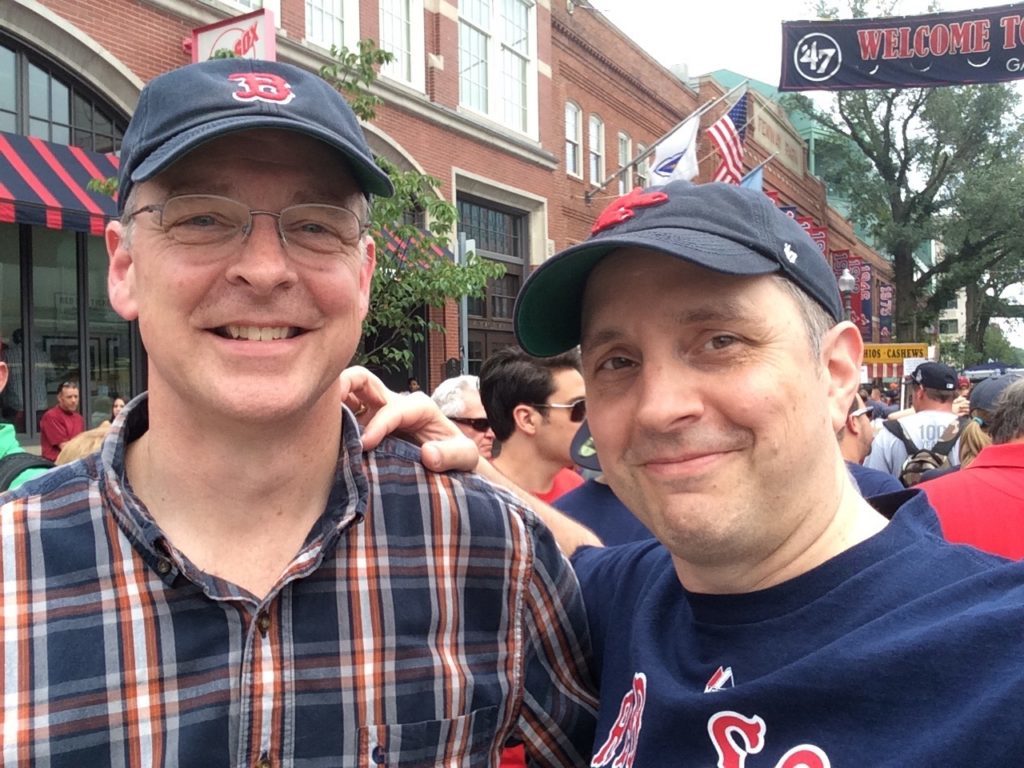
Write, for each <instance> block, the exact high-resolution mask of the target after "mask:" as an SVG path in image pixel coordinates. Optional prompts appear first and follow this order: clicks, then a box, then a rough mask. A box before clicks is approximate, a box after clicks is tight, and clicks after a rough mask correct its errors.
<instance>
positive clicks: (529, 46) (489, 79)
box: [459, 0, 537, 134]
mask: <svg viewBox="0 0 1024 768" xmlns="http://www.w3.org/2000/svg"><path fill="white" fill-rule="evenodd" d="M535 27H536V16H535V7H534V4H533V3H532V2H528V1H525V0H463V1H462V2H460V3H459V103H460V104H461V105H462V106H463V107H467V108H469V109H472V110H474V111H476V112H480V113H482V114H484V115H487V116H488V117H490V118H491V119H492V120H495V121H498V122H500V123H501V124H502V125H505V126H508V127H509V128H513V129H515V130H517V131H520V132H522V133H529V134H534V133H536V111H537V110H536V101H537V86H536V80H537V74H536V69H537V60H536V43H535V39H536V30H535Z"/></svg>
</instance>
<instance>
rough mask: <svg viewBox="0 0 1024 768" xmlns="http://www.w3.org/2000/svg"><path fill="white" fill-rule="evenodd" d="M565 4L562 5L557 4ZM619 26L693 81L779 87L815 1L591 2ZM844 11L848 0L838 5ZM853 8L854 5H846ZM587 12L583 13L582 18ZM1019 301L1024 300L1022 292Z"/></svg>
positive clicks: (1019, 340)
mask: <svg viewBox="0 0 1024 768" xmlns="http://www.w3.org/2000/svg"><path fill="white" fill-rule="evenodd" d="M553 2H561V0H553ZM591 2H592V3H593V5H594V7H595V8H597V9H598V10H600V11H601V13H603V14H604V15H605V16H606V17H607V18H608V19H609V20H610V21H611V22H612V23H613V24H615V26H617V27H618V28H619V29H621V30H622V31H623V32H625V33H626V34H627V35H628V36H629V37H631V38H632V39H633V40H635V41H636V42H637V43H639V44H640V46H641V47H642V48H644V50H646V51H647V53H648V54H650V55H651V56H653V57H654V58H655V59H657V60H658V61H659V62H660V63H661V64H663V65H664V66H666V67H672V66H673V65H676V64H685V65H686V67H687V70H688V72H689V74H690V75H691V76H696V75H701V74H704V73H706V72H713V71H714V70H716V69H730V70H732V71H734V72H737V73H738V74H741V75H744V76H746V77H751V78H754V79H755V80H761V81H763V82H766V83H769V84H771V85H778V82H779V75H780V73H781V71H782V62H781V56H782V53H781V51H782V22H783V21H799V20H801V19H813V18H815V14H814V12H813V10H811V9H812V8H813V7H814V5H815V3H814V2H812V1H809V0H708V1H707V2H701V3H699V4H698V3H696V2H678V1H677V2H671V1H670V0H591ZM836 4H838V5H840V6H843V3H842V0H837V3H836ZM1006 4H1007V3H1000V2H978V1H977V0H974V1H973V2H972V1H971V0H940V3H939V5H940V6H941V10H944V11H960V10H964V9H968V8H990V7H995V6H999V5H1006ZM928 5H929V4H928V2H927V0H902V2H899V3H898V4H897V6H896V11H895V12H896V13H899V14H903V15H914V14H919V13H927V12H928ZM845 7H848V6H845ZM579 12H581V11H577V13H579ZM1015 293H1016V295H1017V297H1018V298H1017V301H1024V295H1022V293H1021V291H1019V290H1018V291H1016V292H1015ZM1003 325H1004V328H1006V330H1007V331H1008V333H1009V335H1010V337H1011V340H1012V342H1013V343H1014V344H1015V345H1016V346H1018V347H1024V322H1022V321H1019V320H1016V321H1007V322H1004V323H1003Z"/></svg>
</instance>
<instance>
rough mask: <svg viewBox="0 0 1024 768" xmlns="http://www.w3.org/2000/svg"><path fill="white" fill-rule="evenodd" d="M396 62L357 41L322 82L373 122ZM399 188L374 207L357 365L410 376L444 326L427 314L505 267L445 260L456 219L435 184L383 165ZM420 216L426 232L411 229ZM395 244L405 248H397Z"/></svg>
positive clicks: (335, 54)
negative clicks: (419, 353) (372, 257)
mask: <svg viewBox="0 0 1024 768" xmlns="http://www.w3.org/2000/svg"><path fill="white" fill-rule="evenodd" d="M392 58H394V57H393V55H392V54H391V53H389V52H387V51H382V50H381V49H380V48H378V47H377V45H376V43H375V42H374V41H372V40H360V41H359V45H358V50H356V51H350V50H349V49H347V48H336V47H333V46H332V48H331V59H332V61H331V63H330V64H327V65H325V66H323V67H321V69H320V76H321V77H322V78H324V80H326V81H327V82H328V83H330V84H331V85H332V86H333V87H334V88H336V89H337V90H338V91H339V92H341V93H342V94H343V95H344V96H345V97H346V99H347V100H348V102H349V104H351V106H352V110H353V111H354V112H355V113H356V115H358V116H359V118H360V119H362V120H365V121H370V120H372V119H373V118H374V117H375V116H376V110H377V107H378V106H380V103H381V102H380V99H379V98H378V97H377V96H376V95H375V94H374V93H372V92H371V91H370V88H371V87H372V85H373V83H374V82H375V81H376V79H377V73H378V71H379V69H380V67H381V66H382V65H384V64H387V63H388V62H390V61H391V60H392ZM377 162H378V164H379V165H380V166H381V167H382V168H384V169H385V170H386V171H387V172H388V175H389V176H390V177H391V181H392V183H393V184H394V185H395V194H394V196H393V197H390V198H378V199H376V200H375V201H374V204H373V210H372V214H371V232H372V234H373V237H374V240H375V241H376V244H377V271H376V273H375V275H374V280H373V287H372V290H371V293H370V311H369V313H367V316H366V320H365V322H364V323H363V338H362V344H361V345H360V349H359V352H358V353H357V357H356V360H355V361H354V362H357V363H359V364H361V365H365V366H367V367H369V368H379V369H383V370H386V371H402V370H408V369H409V368H410V367H411V364H412V345H413V343H414V342H417V341H422V340H423V339H424V338H425V337H426V335H427V333H428V332H429V331H431V330H434V331H440V332H442V333H443V332H444V331H445V328H444V326H442V325H440V324H439V323H436V322H433V321H431V320H430V319H429V318H428V317H427V313H425V312H424V311H423V308H424V307H443V306H444V305H445V304H446V303H447V302H448V301H450V300H454V299H457V298H460V297H462V296H481V295H483V293H484V290H485V289H486V287H487V281H488V280H490V279H492V278H496V277H500V276H501V275H502V274H504V272H505V268H504V267H503V266H501V265H500V264H498V263H496V262H493V261H489V260H487V259H482V258H479V257H477V255H476V254H468V255H467V258H466V259H465V260H464V262H463V263H461V264H460V263H456V262H455V261H453V260H452V258H451V257H450V256H448V255H447V253H448V252H447V251H446V249H448V248H449V240H450V238H451V233H452V232H453V230H454V228H455V223H456V221H457V219H458V212H457V211H456V209H455V206H453V205H452V204H451V203H449V202H448V201H446V200H443V199H442V198H441V197H440V196H439V195H438V194H437V190H438V189H439V188H440V182H438V180H437V179H435V178H433V177H431V176H427V175H424V174H421V173H417V172H415V171H399V170H398V169H397V168H395V167H394V166H393V165H392V164H390V163H388V162H386V161H384V160H383V159H380V158H378V161H377ZM416 214H421V215H422V216H423V218H424V219H425V221H426V228H425V229H422V230H421V229H420V228H419V227H417V226H416V225H414V224H412V223H410V221H409V220H410V218H414V217H415V215H416ZM396 243H401V244H402V245H401V247H399V248H394V249H393V247H392V246H394V245H395V244H396Z"/></svg>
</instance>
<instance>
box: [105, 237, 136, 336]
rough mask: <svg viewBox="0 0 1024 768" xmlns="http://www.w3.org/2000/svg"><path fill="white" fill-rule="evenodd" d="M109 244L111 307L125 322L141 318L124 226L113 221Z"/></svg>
mask: <svg viewBox="0 0 1024 768" xmlns="http://www.w3.org/2000/svg"><path fill="white" fill-rule="evenodd" d="M105 238H106V242H107V258H108V259H109V264H108V267H107V296H108V297H109V298H110V306H112V307H113V308H114V311H115V312H117V314H119V315H120V316H121V317H123V318H124V319H125V320H135V319H137V318H138V316H139V303H138V297H137V296H136V295H135V262H134V260H133V258H132V254H131V251H130V250H129V249H128V247H127V245H126V243H125V236H124V226H123V225H122V224H121V222H120V221H111V222H110V223H109V224H107V229H106V232H105Z"/></svg>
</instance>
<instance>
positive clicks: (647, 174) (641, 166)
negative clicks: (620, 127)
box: [633, 144, 651, 188]
mask: <svg viewBox="0 0 1024 768" xmlns="http://www.w3.org/2000/svg"><path fill="white" fill-rule="evenodd" d="M646 151H647V147H645V146H644V145H643V144H637V145H636V156H637V157H641V156H642V155H643V153H644V152H646ZM633 173H634V175H635V176H636V185H637V186H638V187H641V188H647V187H648V186H650V183H651V158H649V157H645V158H644V159H643V160H641V161H640V162H639V163H637V164H636V169H635V170H634V172H633Z"/></svg>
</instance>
